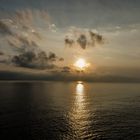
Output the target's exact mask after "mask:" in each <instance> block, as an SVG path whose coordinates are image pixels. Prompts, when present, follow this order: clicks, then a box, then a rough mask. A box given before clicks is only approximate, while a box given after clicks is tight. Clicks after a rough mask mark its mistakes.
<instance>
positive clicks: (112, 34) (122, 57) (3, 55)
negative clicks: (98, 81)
mask: <svg viewBox="0 0 140 140" xmlns="http://www.w3.org/2000/svg"><path fill="white" fill-rule="evenodd" d="M139 13H140V1H139V0H123V1H122V0H0V72H1V73H3V72H4V73H5V72H7V73H9V72H13V73H15V72H18V73H19V75H20V73H21V74H23V73H25V72H26V73H30V74H33V73H34V74H38V73H41V74H44V75H49V76H50V75H51V76H52V77H53V76H54V77H57V76H60V75H65V76H68V77H73V76H75V75H79V74H78V73H79V70H77V68H76V67H74V65H73V64H74V63H75V62H76V61H77V60H78V59H79V58H83V59H84V60H85V61H86V62H87V63H88V64H90V66H89V67H88V68H86V69H85V70H84V72H83V71H82V72H80V75H82V76H83V77H90V76H93V78H94V77H95V75H104V76H108V77H109V76H114V77H117V76H118V77H120V76H122V77H124V76H127V77H140V76H139V70H140V65H139V64H140V39H139V38H140V15H139ZM56 73H57V75H56ZM81 73H83V74H81ZM7 75H8V74H7ZM5 77H6V78H9V79H10V78H11V77H10V76H6V75H5ZM27 79H28V78H27Z"/></svg>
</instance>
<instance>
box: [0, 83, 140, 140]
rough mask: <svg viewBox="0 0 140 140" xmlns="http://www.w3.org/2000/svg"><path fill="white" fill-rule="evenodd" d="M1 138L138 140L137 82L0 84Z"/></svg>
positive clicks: (139, 97)
mask: <svg viewBox="0 0 140 140" xmlns="http://www.w3.org/2000/svg"><path fill="white" fill-rule="evenodd" d="M0 139H1V140H7V139H9V140H12V139H14V140H16V139H18V140H28V139H31V140H85V139H87V140H94V139H95V140H104V139H105V140H140V84H128V83H127V84H125V83H86V82H0Z"/></svg>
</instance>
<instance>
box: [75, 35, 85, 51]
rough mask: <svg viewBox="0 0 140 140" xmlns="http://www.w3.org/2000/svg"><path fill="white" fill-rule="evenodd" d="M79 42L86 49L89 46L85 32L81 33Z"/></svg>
mask: <svg viewBox="0 0 140 140" xmlns="http://www.w3.org/2000/svg"><path fill="white" fill-rule="evenodd" d="M77 42H78V43H79V45H80V46H81V48H82V49H85V48H86V46H87V37H86V36H85V35H84V34H81V35H80V36H79V38H78V39H77Z"/></svg>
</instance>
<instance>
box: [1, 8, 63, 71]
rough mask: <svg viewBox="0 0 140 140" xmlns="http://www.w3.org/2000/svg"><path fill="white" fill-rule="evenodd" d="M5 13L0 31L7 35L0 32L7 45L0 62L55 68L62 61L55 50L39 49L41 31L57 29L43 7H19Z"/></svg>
mask: <svg viewBox="0 0 140 140" xmlns="http://www.w3.org/2000/svg"><path fill="white" fill-rule="evenodd" d="M7 15H8V13H7ZM7 17H8V18H6V19H2V20H0V33H1V34H2V35H3V34H5V35H7V36H3V42H4V43H5V44H6V45H7V46H6V47H8V49H9V52H7V53H6V54H3V55H5V56H6V59H4V58H5V57H3V60H2V61H1V63H5V64H7V62H8V64H11V65H16V66H18V67H24V68H31V69H41V70H43V69H53V68H56V67H57V62H59V61H64V58H62V57H58V56H57V55H56V54H55V53H54V52H51V51H49V52H47V51H44V50H45V49H44V50H43V49H42V46H41V45H42V42H43V41H44V40H43V39H44V38H43V37H44V35H45V34H44V32H43V31H45V33H47V32H49V31H52V30H53V29H56V25H55V24H52V23H51V22H50V19H49V16H48V13H47V12H46V11H45V10H29V9H26V10H18V11H15V12H13V13H11V14H9V15H8V16H7ZM45 37H46V36H45ZM42 40H43V41H42ZM0 41H1V40H0ZM41 41H42V42H41ZM43 43H44V42H43ZM2 51H3V50H2ZM0 55H2V53H0Z"/></svg>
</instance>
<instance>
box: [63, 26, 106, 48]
mask: <svg viewBox="0 0 140 140" xmlns="http://www.w3.org/2000/svg"><path fill="white" fill-rule="evenodd" d="M64 41H65V45H66V46H68V47H77V46H78V45H79V46H80V47H81V48H82V49H86V48H87V47H96V46H98V45H102V44H104V42H105V39H104V37H103V36H102V35H100V34H98V33H97V32H93V31H92V30H89V29H86V30H85V29H79V28H74V29H71V30H70V33H69V35H67V36H66V37H65V40H64Z"/></svg>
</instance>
